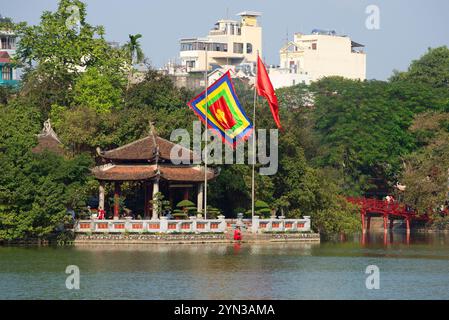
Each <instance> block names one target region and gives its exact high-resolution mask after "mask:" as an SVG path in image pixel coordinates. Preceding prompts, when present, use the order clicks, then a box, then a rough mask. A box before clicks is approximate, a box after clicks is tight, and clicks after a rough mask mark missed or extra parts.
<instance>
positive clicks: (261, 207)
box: [246, 200, 271, 218]
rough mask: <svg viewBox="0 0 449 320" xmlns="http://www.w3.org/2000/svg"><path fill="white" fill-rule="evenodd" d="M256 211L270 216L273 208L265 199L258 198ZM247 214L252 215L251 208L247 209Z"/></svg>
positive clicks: (264, 215) (260, 214)
mask: <svg viewBox="0 0 449 320" xmlns="http://www.w3.org/2000/svg"><path fill="white" fill-rule="evenodd" d="M254 213H255V214H256V215H258V216H261V217H264V218H266V217H269V216H270V213H271V209H270V206H269V205H268V203H266V202H265V201H262V200H256V202H254ZM246 214H247V215H249V216H251V210H248V211H246Z"/></svg>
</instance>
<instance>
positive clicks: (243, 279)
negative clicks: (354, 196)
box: [0, 234, 449, 299]
mask: <svg viewBox="0 0 449 320" xmlns="http://www.w3.org/2000/svg"><path fill="white" fill-rule="evenodd" d="M392 240H393V241H392ZM391 241H392V242H391ZM387 242H388V243H387V244H384V239H383V236H382V235H377V236H376V235H371V236H370V238H369V239H367V241H366V243H365V244H364V245H362V244H361V243H360V241H359V240H358V239H353V240H352V239H351V240H350V241H347V242H339V243H331V242H325V243H321V244H294V243H291V244H268V245H267V244H264V245H249V244H242V245H240V246H239V245H219V244H217V245H146V246H136V245H132V246H131V245H130V246H114V247H113V246H85V247H76V248H75V247H64V248H61V247H0V299H449V235H447V234H446V235H444V234H442V235H412V238H411V241H410V244H407V243H406V241H405V239H404V236H403V235H401V234H397V235H396V234H395V235H394V239H390V237H388V241H387ZM67 265H77V266H78V267H79V268H80V273H81V280H80V287H81V288H80V290H68V289H66V286H65V280H66V277H67V275H66V274H65V269H66V266H67ZM368 265H377V266H378V267H379V269H380V289H379V290H367V289H366V287H365V280H366V277H367V275H366V274H365V269H366V267H367V266H368Z"/></svg>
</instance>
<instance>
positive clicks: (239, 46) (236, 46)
mask: <svg viewBox="0 0 449 320" xmlns="http://www.w3.org/2000/svg"><path fill="white" fill-rule="evenodd" d="M234 53H243V43H240V42H234Z"/></svg>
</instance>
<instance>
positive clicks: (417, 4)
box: [0, 0, 449, 80]
mask: <svg viewBox="0 0 449 320" xmlns="http://www.w3.org/2000/svg"><path fill="white" fill-rule="evenodd" d="M85 2H86V3H87V4H88V18H87V20H88V21H89V23H91V24H94V25H103V26H104V27H105V28H106V36H107V39H108V40H113V41H119V42H125V41H126V40H127V37H128V34H129V33H131V34H134V33H141V34H142V35H143V38H142V39H141V43H142V47H143V49H144V52H145V55H146V56H147V57H148V58H150V60H151V61H152V63H153V65H155V66H157V67H158V66H162V65H163V64H164V63H165V62H166V61H167V60H168V59H169V58H174V57H176V56H177V55H178V50H179V44H178V40H179V39H180V38H183V37H191V36H205V35H206V34H207V32H208V30H209V29H210V28H211V27H212V26H213V24H214V23H215V21H216V20H218V19H220V18H225V17H226V16H227V14H228V16H229V17H230V18H234V17H235V14H236V13H238V12H240V11H244V10H250V11H260V12H262V14H263V16H262V17H261V19H260V23H261V25H262V27H263V50H264V59H265V60H266V61H267V62H268V63H269V64H279V55H278V52H279V49H280V47H281V46H282V45H283V44H284V43H285V41H286V36H287V31H288V33H289V37H290V38H292V34H293V33H294V32H304V33H309V32H310V31H311V30H312V29H315V28H319V29H333V30H336V31H337V33H339V34H346V35H349V36H350V37H351V38H352V39H353V40H354V41H356V42H359V43H363V44H364V45H366V52H367V77H368V78H369V79H379V80H384V79H387V78H388V77H389V76H390V75H391V73H392V70H393V69H398V70H405V69H406V68H407V66H408V65H409V63H410V61H411V60H413V59H417V58H419V57H420V56H421V55H422V54H424V53H425V52H426V50H427V48H428V47H436V46H441V45H447V46H449V20H448V19H447V15H448V12H449V1H446V0H427V1H424V0H307V1H306V0H304V1H301V0H278V1H274V0H213V1H211V0H190V1H185V0H163V1H160V0H147V1H145V0H127V1H123V0H121V1H118V0H87V1H85ZM368 5H377V6H378V7H379V9H380V29H379V30H368V29H367V28H366V27H365V20H366V19H367V17H368V14H366V13H365V9H366V7H367V6H368ZM56 7H57V0H14V1H9V0H0V14H2V15H3V16H8V17H11V18H13V19H14V21H27V22H28V23H30V24H35V23H38V22H39V18H40V15H41V13H42V11H43V10H54V9H55V8H56ZM235 18H236V19H237V17H235Z"/></svg>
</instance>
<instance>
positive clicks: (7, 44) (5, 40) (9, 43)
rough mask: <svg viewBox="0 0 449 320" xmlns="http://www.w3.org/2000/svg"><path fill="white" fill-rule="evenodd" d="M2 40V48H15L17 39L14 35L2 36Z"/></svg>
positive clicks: (0, 39)
mask: <svg viewBox="0 0 449 320" xmlns="http://www.w3.org/2000/svg"><path fill="white" fill-rule="evenodd" d="M0 41H1V47H0V48H1V49H9V50H12V49H15V47H16V45H15V42H16V41H15V39H14V38H12V37H2V38H0Z"/></svg>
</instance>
